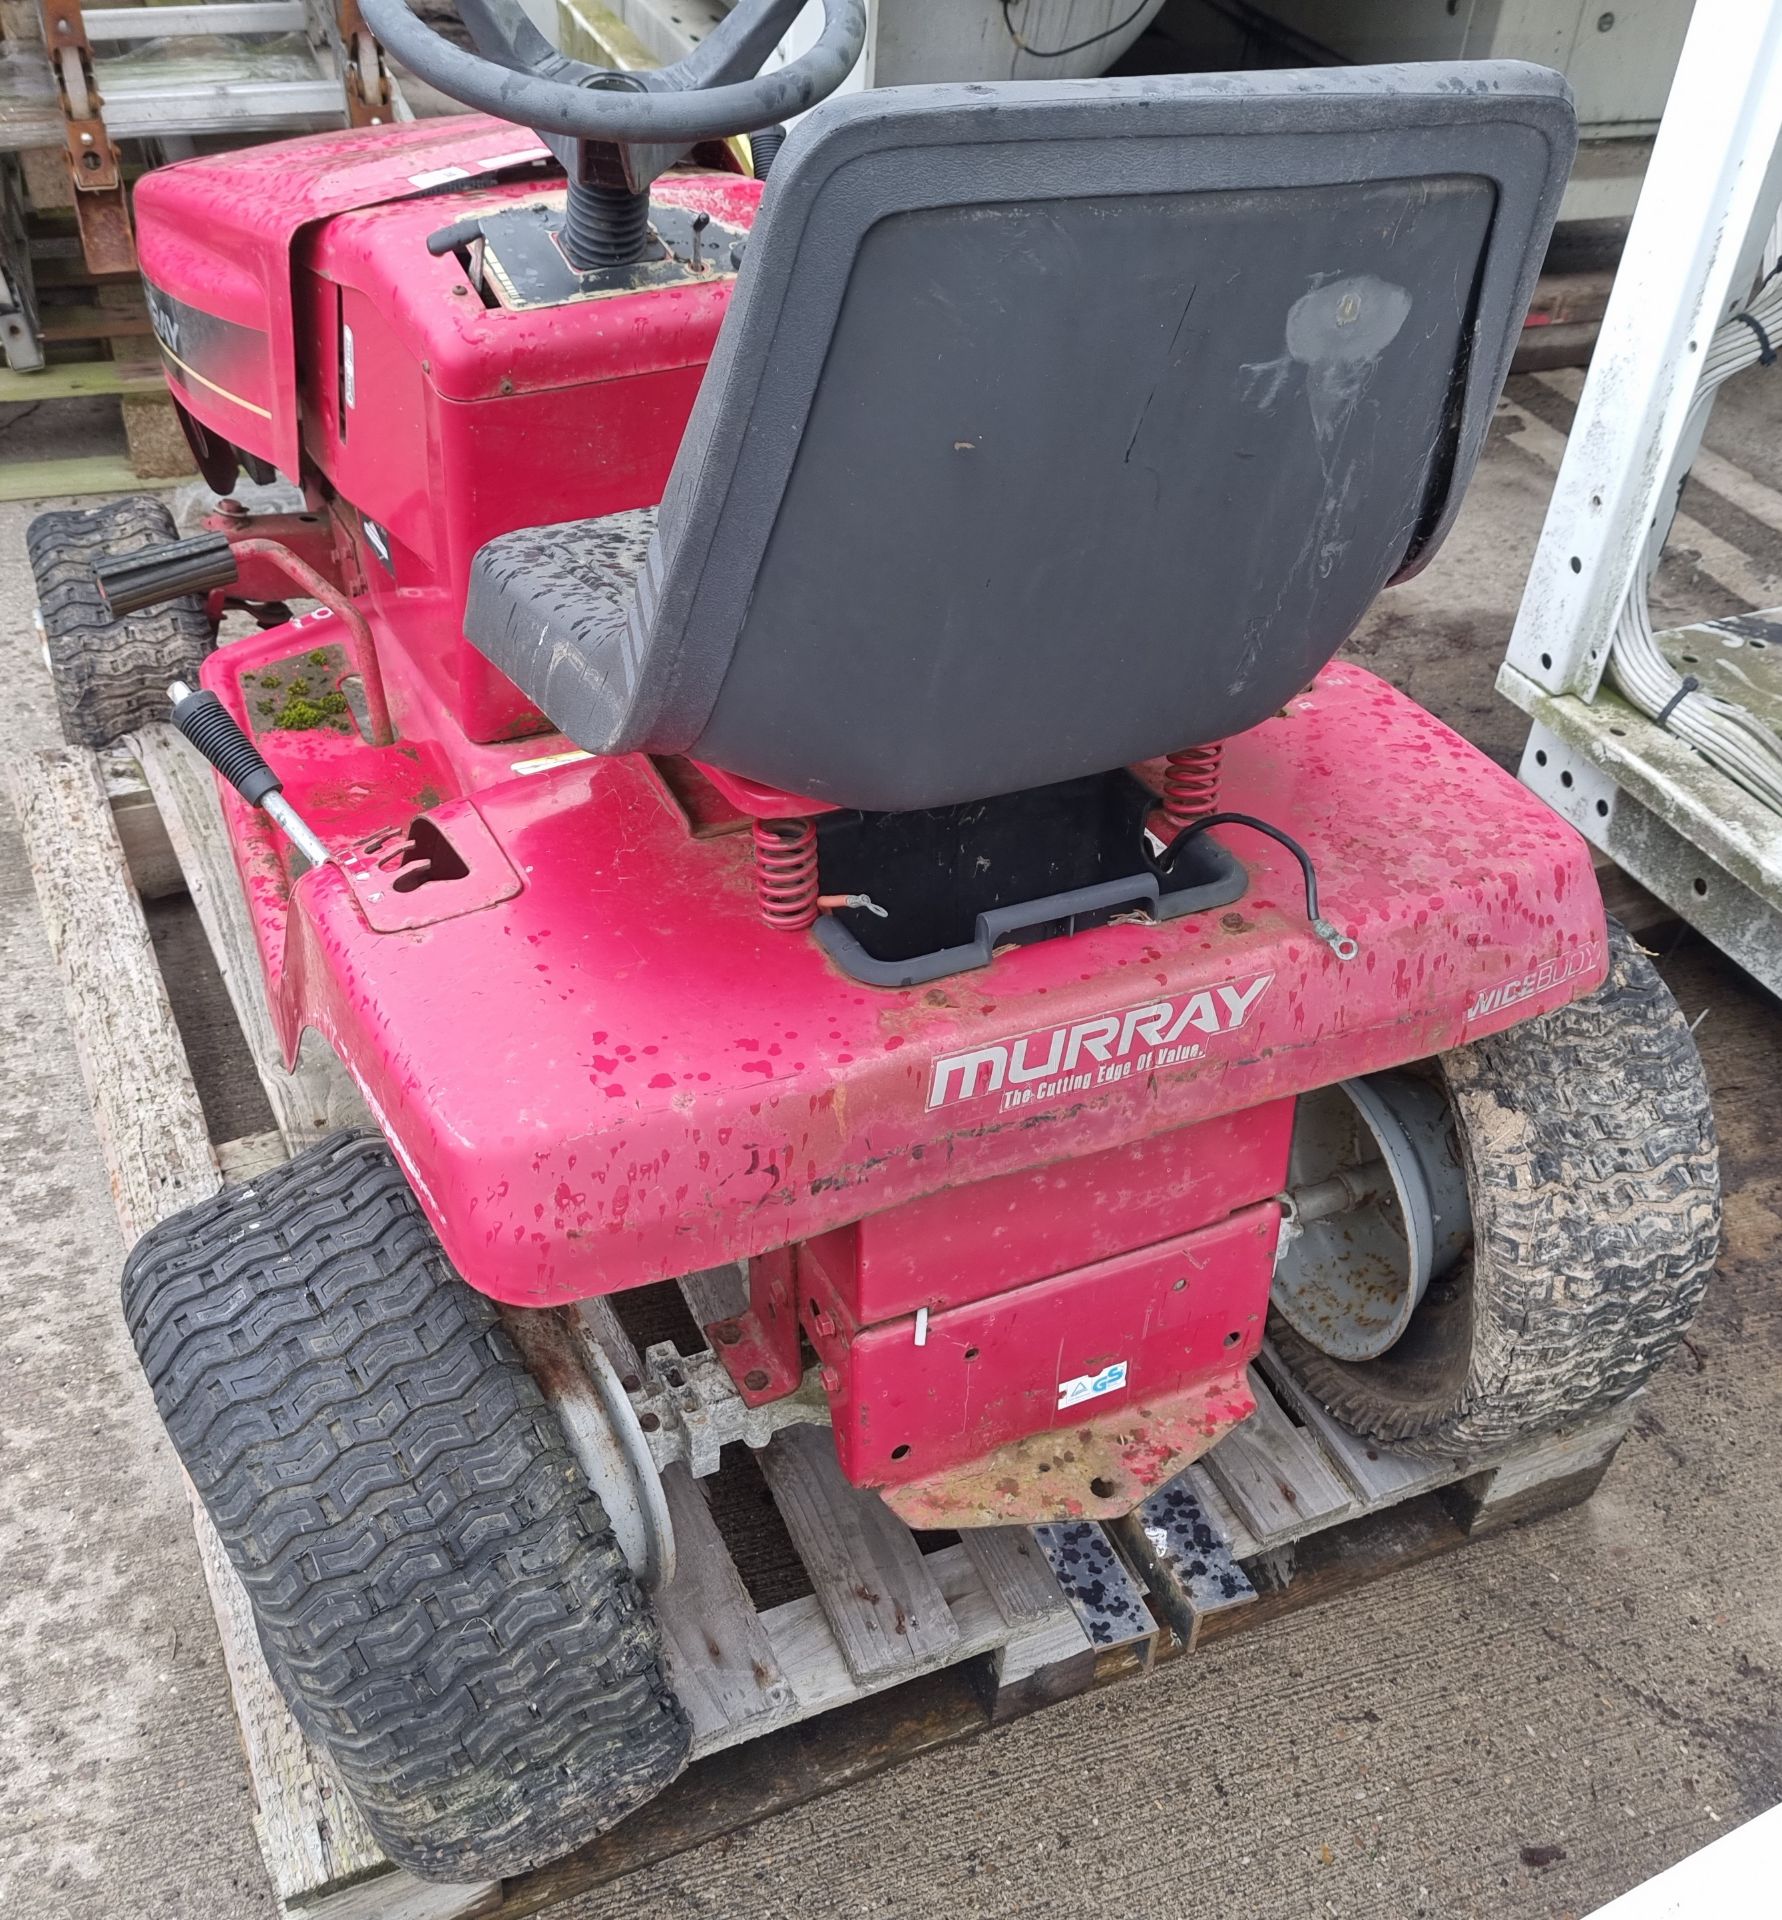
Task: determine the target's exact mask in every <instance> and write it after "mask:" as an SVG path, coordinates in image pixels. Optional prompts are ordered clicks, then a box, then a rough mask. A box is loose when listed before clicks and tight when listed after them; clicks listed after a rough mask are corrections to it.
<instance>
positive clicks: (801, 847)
mask: <svg viewBox="0 0 1782 1920" xmlns="http://www.w3.org/2000/svg"><path fill="white" fill-rule="evenodd" d="M754 837H755V897H756V899H757V900H758V901H759V902H760V904H761V918H762V919H763V920H764V921H766V923H767V924H768V925H769V926H770V927H778V928H780V929H782V930H783V931H785V932H787V933H797V932H799V931H801V930H802V929H803V928H805V927H808V926H812V925H814V924H815V922H816V918H817V829H816V827H815V825H814V824H813V823H812V822H811V821H809V820H802V819H800V820H757V821H756V822H755V828H754Z"/></svg>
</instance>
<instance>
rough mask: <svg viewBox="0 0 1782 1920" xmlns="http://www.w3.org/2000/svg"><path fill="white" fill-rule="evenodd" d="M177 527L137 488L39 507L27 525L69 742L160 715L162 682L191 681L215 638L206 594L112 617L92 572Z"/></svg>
mask: <svg viewBox="0 0 1782 1920" xmlns="http://www.w3.org/2000/svg"><path fill="white" fill-rule="evenodd" d="M178 537H179V534H178V529H177V528H176V527H175V526H174V523H173V515H172V514H171V513H170V512H169V511H168V509H167V506H166V504H165V502H163V501H160V500H151V499H149V498H147V497H146V496H145V495H142V494H131V495H129V496H128V497H127V498H125V499H122V500H110V501H107V502H106V503H105V505H104V506H101V507H58V508H55V509H54V510H53V511H51V512H49V513H40V514H39V515H38V516H37V518H36V519H35V520H33V521H32V522H31V525H30V527H29V529H28V530H27V531H26V534H25V548H26V551H27V553H28V554H29V555H30V560H31V572H32V574H33V575H34V577H35V579H36V582H37V606H38V611H39V613H40V614H41V616H42V619H43V642H44V648H45V650H46V651H47V653H48V655H49V666H50V678H51V680H52V681H53V682H54V684H55V690H56V706H57V709H58V711H59V713H60V715H61V720H62V737H63V739H65V740H66V741H67V742H68V744H69V745H70V746H72V747H106V746H110V744H111V743H112V741H114V740H116V739H117V738H118V737H119V736H120V735H121V734H126V733H129V732H131V731H132V730H133V729H134V728H137V727H140V726H144V725H146V724H147V723H148V722H149V721H151V720H164V719H165V718H166V717H167V688H168V685H169V684H170V683H171V682H172V681H175V680H189V681H190V682H192V684H193V685H194V686H195V685H196V684H197V681H198V668H199V666H200V665H201V664H202V663H203V660H204V656H205V655H206V654H207V653H209V652H210V650H211V644H212V639H213V635H212V633H211V626H210V620H209V618H208V616H207V615H206V613H205V610H204V602H203V601H202V600H201V599H200V598H199V597H198V596H197V595H196V594H190V593H188V594H182V595H181V596H180V597H179V598H178V599H176V600H168V601H164V602H163V603H162V604H161V605H159V606H155V607H144V608H143V609H141V611H140V612H137V613H126V614H120V615H118V616H116V617H114V616H113V615H112V614H111V613H110V612H109V611H108V610H107V608H106V605H105V602H104V600H103V599H101V597H100V594H99V584H98V582H97V581H96V580H95V579H94V577H93V569H94V567H95V565H96V564H97V563H98V562H99V561H101V560H107V559H110V558H111V557H112V556H113V555H116V554H125V553H138V552H140V551H141V550H142V549H143V548H144V547H155V546H164V545H166V544H167V543H168V542H170V541H173V540H176V539H177V538H178Z"/></svg>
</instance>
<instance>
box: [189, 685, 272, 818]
mask: <svg viewBox="0 0 1782 1920" xmlns="http://www.w3.org/2000/svg"><path fill="white" fill-rule="evenodd" d="M173 724H174V725H175V726H176V727H178V728H179V730H180V732H181V733H183V734H184V735H185V736H186V738H187V739H188V740H190V741H191V743H192V745H193V746H195V747H196V748H197V749H198V751H199V752H200V753H201V754H203V755H204V757H205V759H206V760H208V761H209V762H210V764H211V765H212V766H213V767H215V768H216V770H217V772H218V773H220V774H221V775H222V776H223V778H224V779H225V780H227V781H228V782H229V784H230V786H232V787H233V788H234V789H235V791H236V792H237V793H239V794H240V795H241V797H242V799H244V800H245V801H246V802H247V803H248V805H249V806H252V807H257V806H259V805H260V803H261V802H262V801H263V800H264V799H265V798H266V796H267V795H268V794H269V793H277V792H278V790H279V788H280V787H281V786H282V785H283V784H284V783H283V781H281V780H280V779H279V777H278V775H277V774H276V773H274V772H273V770H272V769H271V768H270V767H269V766H268V765H267V764H266V762H265V760H264V759H263V758H262V756H261V753H260V749H259V748H258V747H256V746H255V745H254V743H253V741H251V740H250V739H249V738H248V737H247V735H246V734H245V733H243V732H242V730H241V729H240V728H239V727H238V726H237V725H236V724H235V719H234V716H233V715H232V714H231V713H230V711H229V709H228V708H227V707H225V706H224V705H223V703H222V701H220V700H219V699H218V698H217V696H216V695H215V694H214V693H212V692H211V690H210V689H209V688H208V687H200V688H199V689H198V691H197V692H196V693H188V694H187V695H186V697H185V698H184V699H183V700H176V701H175V702H174V703H173Z"/></svg>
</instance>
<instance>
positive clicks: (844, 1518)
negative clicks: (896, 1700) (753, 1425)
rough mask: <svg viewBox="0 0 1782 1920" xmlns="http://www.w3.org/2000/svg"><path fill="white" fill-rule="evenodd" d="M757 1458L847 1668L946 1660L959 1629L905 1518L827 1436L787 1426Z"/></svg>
mask: <svg viewBox="0 0 1782 1920" xmlns="http://www.w3.org/2000/svg"><path fill="white" fill-rule="evenodd" d="M756 1458H757V1459H758V1460H759V1461H760V1463H761V1471H762V1474H763V1476H764V1477H765V1479H766V1481H767V1485H768V1490H769V1491H770V1492H771V1493H772V1495H773V1498H774V1504H775V1505H776V1506H777V1507H778V1508H779V1510H780V1517H781V1518H782V1519H783V1520H784V1521H785V1523H786V1531H787V1532H788V1533H789V1534H790V1535H791V1536H792V1544H793V1545H794V1546H795V1547H796V1548H797V1549H798V1554H799V1558H800V1559H802V1560H803V1562H804V1565H805V1571H806V1572H807V1573H809V1575H810V1577H811V1586H812V1589H813V1591H814V1592H815V1594H816V1597H817V1599H818V1601H819V1603H820V1604H821V1606H822V1608H823V1612H824V1615H825V1617H826V1618H827V1619H828V1621H829V1624H830V1626H831V1628H832V1629H833V1630H834V1632H835V1636H836V1638H837V1639H838V1640H839V1641H840V1642H841V1647H842V1652H843V1655H844V1657H845V1658H846V1660H847V1663H848V1671H849V1672H850V1673H851V1674H852V1675H853V1677H854V1678H855V1679H856V1680H857V1681H860V1682H862V1683H869V1682H874V1681H881V1680H884V1679H886V1678H895V1677H898V1676H900V1675H907V1674H913V1673H918V1672H920V1671H922V1670H923V1669H924V1668H925V1667H927V1666H931V1665H933V1664H935V1663H936V1662H937V1661H940V1660H943V1659H945V1658H946V1657H947V1656H948V1654H949V1652H950V1650H951V1648H952V1647H953V1646H954V1644H955V1643H956V1641H957V1640H958V1638H959V1630H958V1628H957V1627H956V1626H955V1625H954V1623H953V1617H952V1615H951V1614H950V1613H949V1612H948V1611H947V1603H946V1601H945V1599H944V1598H943V1597H942V1595H941V1591H940V1589H939V1587H937V1586H936V1585H935V1583H934V1579H933V1576H932V1575H931V1574H930V1573H929V1571H928V1569H927V1567H926V1566H925V1565H924V1564H923V1560H922V1555H921V1552H920V1550H919V1549H918V1548H917V1546H916V1543H915V1541H914V1540H913V1539H912V1538H911V1537H910V1531H909V1529H908V1528H907V1527H906V1526H905V1525H904V1524H903V1522H902V1521H901V1520H899V1519H898V1518H897V1517H896V1516H895V1515H894V1514H893V1513H892V1512H891V1511H890V1509H889V1508H888V1507H886V1505H885V1504H884V1502H883V1501H882V1500H880V1499H879V1498H878V1496H877V1495H876V1494H870V1493H862V1492H861V1491H860V1490H859V1489H858V1488H857V1487H853V1486H850V1485H849V1483H848V1481H847V1479H846V1478H845V1477H844V1476H843V1473H842V1470H841V1467H840V1465H839V1464H838V1463H837V1461H836V1458H835V1441H834V1439H833V1437H832V1436H831V1435H830V1434H828V1433H827V1432H824V1431H823V1430H821V1429H819V1428H816V1427H786V1428H783V1429H782V1430H781V1431H780V1432H779V1433H776V1434H775V1435H774V1437H773V1440H772V1442H771V1443H770V1444H769V1445H768V1446H766V1447H764V1448H763V1449H762V1450H761V1452H760V1453H759V1454H758V1455H757V1456H756ZM796 1683H797V1681H796V1676H794V1684H796Z"/></svg>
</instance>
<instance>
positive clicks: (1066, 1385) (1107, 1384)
mask: <svg viewBox="0 0 1782 1920" xmlns="http://www.w3.org/2000/svg"><path fill="white" fill-rule="evenodd" d="M1125 1384H1126V1362H1125V1361H1124V1360H1115V1361H1111V1362H1110V1363H1109V1364H1108V1365H1107V1366H1105V1367H1103V1368H1102V1370H1101V1371H1100V1373H1079V1374H1078V1375H1077V1377H1076V1378H1075V1379H1074V1380H1060V1381H1059V1383H1058V1411H1059V1412H1060V1413H1062V1412H1063V1411H1064V1410H1065V1408H1066V1407H1076V1406H1081V1405H1082V1403H1083V1402H1084V1401H1085V1400H1094V1399H1098V1398H1099V1397H1100V1396H1101V1395H1102V1394H1104V1393H1117V1392H1118V1391H1119V1390H1120V1388H1122V1387H1123V1386H1125Z"/></svg>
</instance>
